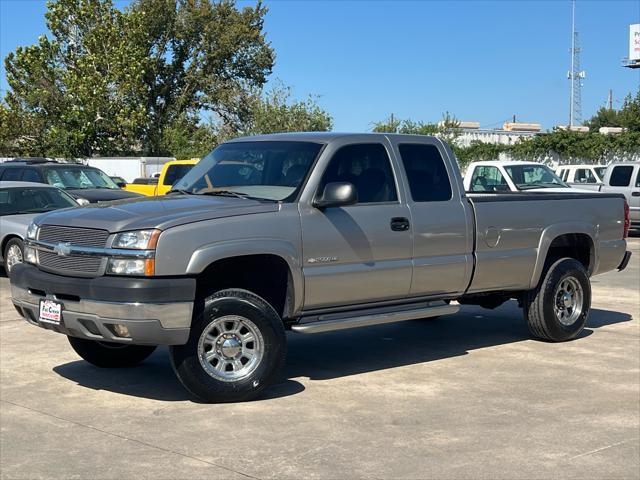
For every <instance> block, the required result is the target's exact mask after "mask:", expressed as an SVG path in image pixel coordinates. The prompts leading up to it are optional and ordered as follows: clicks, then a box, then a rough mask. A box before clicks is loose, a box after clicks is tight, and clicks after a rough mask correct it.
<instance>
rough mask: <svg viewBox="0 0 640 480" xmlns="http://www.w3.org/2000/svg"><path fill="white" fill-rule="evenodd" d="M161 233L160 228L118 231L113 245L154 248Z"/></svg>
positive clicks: (134, 248) (117, 246)
mask: <svg viewBox="0 0 640 480" xmlns="http://www.w3.org/2000/svg"><path fill="white" fill-rule="evenodd" d="M159 235H160V230H138V231H135V232H123V233H118V234H117V235H116V236H115V237H114V239H113V243H112V244H111V247H112V248H127V249H131V250H153V249H154V248H156V243H158V236H159Z"/></svg>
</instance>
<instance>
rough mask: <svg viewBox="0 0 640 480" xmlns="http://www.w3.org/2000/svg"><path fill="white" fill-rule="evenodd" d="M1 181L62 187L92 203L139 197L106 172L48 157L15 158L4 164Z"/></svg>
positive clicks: (1, 166)
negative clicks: (123, 188)
mask: <svg viewBox="0 0 640 480" xmlns="http://www.w3.org/2000/svg"><path fill="white" fill-rule="evenodd" d="M0 181H4V182H6V181H22V182H37V183H47V184H49V185H53V186H54V187H58V188H62V189H63V190H65V191H66V192H67V193H68V194H69V195H71V196H72V197H74V198H75V199H77V200H80V199H84V200H86V201H88V202H90V203H95V202H105V201H110V200H120V199H123V198H135V197H140V196H141V195H139V194H137V193H134V192H125V191H124V190H122V189H120V188H119V187H118V185H116V184H115V183H114V181H113V180H111V178H110V177H109V176H108V175H107V174H106V173H104V172H103V171H101V170H99V169H97V168H93V167H88V166H86V165H80V164H75V163H62V162H56V161H53V160H47V159H44V158H43V159H15V160H9V161H7V162H4V163H2V164H0Z"/></svg>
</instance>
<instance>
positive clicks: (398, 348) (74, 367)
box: [53, 302, 631, 401]
mask: <svg viewBox="0 0 640 480" xmlns="http://www.w3.org/2000/svg"><path fill="white" fill-rule="evenodd" d="M630 320H631V316H630V315H628V314H625V313H620V312H613V311H608V310H599V309H592V310H591V313H590V316H589V322H588V325H587V328H585V330H584V331H583V332H582V334H581V335H580V337H579V339H580V338H585V337H587V336H589V335H591V334H593V333H594V330H593V329H597V328H601V327H604V326H607V325H612V324H616V323H621V322H628V321H630ZM530 339H531V336H530V335H529V332H528V331H527V328H526V326H525V324H524V322H523V320H522V313H521V311H520V310H519V309H518V308H517V307H516V306H515V302H509V303H508V304H506V305H504V306H503V307H501V308H499V309H496V310H484V309H481V308H479V307H471V306H465V307H464V308H463V309H462V311H461V312H460V313H458V314H456V315H452V316H449V317H442V318H438V319H424V320H415V321H408V322H400V323H396V324H388V325H380V326H376V327H369V328H361V329H353V330H344V331H341V332H330V333H324V334H316V335H301V334H289V335H288V354H287V366H286V367H285V372H284V378H285V380H284V381H283V382H281V383H279V384H276V385H274V386H272V387H271V388H269V389H268V390H267V391H265V392H264V393H263V395H262V396H261V397H260V398H258V399H257V400H256V401H261V400H269V399H274V398H282V397H287V396H290V395H295V394H298V393H301V392H302V391H304V389H305V387H304V386H303V385H302V384H301V383H300V382H298V381H297V380H295V379H296V378H309V379H311V380H328V379H334V378H340V377H345V376H350V375H358V374H361V373H367V372H372V371H379V370H386V369H390V368H395V367H401V366H407V365H413V364H419V363H425V362H435V361H438V360H443V359H447V358H452V357H458V356H462V355H469V354H472V353H473V351H474V350H477V349H481V348H485V347H492V346H497V345H503V344H509V343H516V342H521V341H526V340H530ZM579 339H578V340H579ZM53 370H54V371H55V372H56V373H57V374H58V375H60V376H62V377H64V378H67V379H69V380H71V381H73V382H76V383H77V384H79V385H82V386H84V387H87V388H91V389H94V390H108V391H111V392H115V393H121V394H124V395H131V396H136V397H142V398H150V399H154V400H163V401H184V400H189V399H190V397H189V395H188V394H187V393H186V392H185V390H184V389H183V388H182V386H181V385H180V383H179V382H178V380H177V379H176V378H175V376H174V375H173V372H172V370H171V365H170V363H169V359H168V355H167V351H166V349H164V348H160V349H158V351H156V352H155V353H154V354H153V355H152V356H151V357H149V359H147V360H146V361H145V362H144V363H143V364H141V365H140V366H138V367H136V368H129V369H117V370H116V369H113V370H110V369H100V368H96V367H93V366H91V365H89V364H88V363H86V362H84V361H75V362H70V363H67V364H64V365H60V366H57V367H55V368H54V369H53Z"/></svg>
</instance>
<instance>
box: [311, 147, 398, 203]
mask: <svg viewBox="0 0 640 480" xmlns="http://www.w3.org/2000/svg"><path fill="white" fill-rule="evenodd" d="M362 145H381V146H382V148H384V150H385V152H386V153H387V160H388V161H389V167H390V168H391V175H393V180H394V186H395V189H396V200H387V201H384V202H366V203H360V201H358V202H357V203H354V204H353V205H346V206H344V207H340V208H353V207H359V206H362V207H367V206H370V205H400V204H401V203H402V201H401V197H400V188H399V187H400V185H399V183H398V172H397V171H396V170H395V168H394V164H393V157H392V155H391V153H392V152H390V151H389V148H387V145H385V144H384V143H383V142H380V141H376V142H355V143H346V144H344V145H340V146H337V147H336V149H335V151H334V152H333V153H332V154H331V157H330V158H329V159H328V161H327V164H326V166H325V167H324V170H323V171H322V174H321V175H320V179H319V181H318V185H316V190H315V192H314V194H313V195H312V197H311V204H313V201H315V200H316V199H317V198H318V197H319V196H320V195H321V194H322V192H320V186H321V185H322V179H323V177H324V174H325V173H326V171H327V169H328V168H329V166H330V165H331V161H332V160H333V159H334V157H335V156H336V154H337V153H338V152H339V151H340V150H342V149H343V148H346V147H355V146H362ZM318 158H320V155H318ZM314 168H315V165H313V166H312V168H311V169H310V170H309V175H310V174H311V170H313V169H314ZM306 180H307V181H308V180H309V178H307V179H306ZM305 185H306V182H305ZM354 186H355V185H354ZM301 190H302V189H301Z"/></svg>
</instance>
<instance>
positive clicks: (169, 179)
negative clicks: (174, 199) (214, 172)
mask: <svg viewBox="0 0 640 480" xmlns="http://www.w3.org/2000/svg"><path fill="white" fill-rule="evenodd" d="M196 163H198V160H172V161H170V162H167V163H165V164H164V166H163V167H162V170H161V171H160V174H159V175H158V177H157V178H149V179H147V180H149V183H146V182H144V180H145V179H138V178H136V179H135V180H134V181H133V183H129V184H127V185H126V186H125V187H124V189H125V190H127V191H128V192H137V193H140V194H142V195H147V196H154V195H165V194H166V193H167V192H169V190H171V187H172V186H173V184H174V183H176V182H177V181H178V180H180V179H181V178H182V177H184V176H185V175H186V174H187V172H189V170H191V169H192V168H193V166H194V165H195V164H196Z"/></svg>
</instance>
